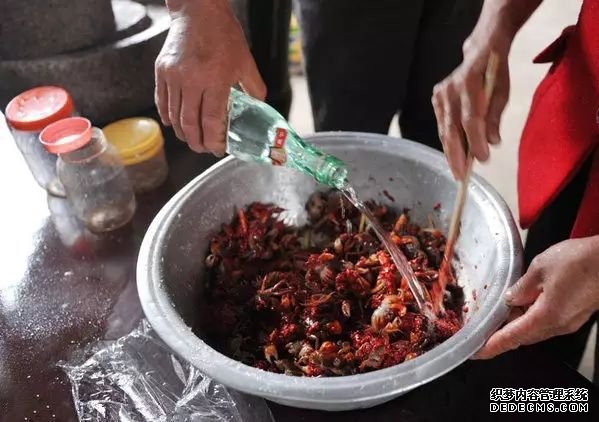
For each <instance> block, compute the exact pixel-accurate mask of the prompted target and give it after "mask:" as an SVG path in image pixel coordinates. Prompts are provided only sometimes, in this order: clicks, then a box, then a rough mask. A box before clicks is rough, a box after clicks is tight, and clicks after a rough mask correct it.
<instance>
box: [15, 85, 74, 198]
mask: <svg viewBox="0 0 599 422" xmlns="http://www.w3.org/2000/svg"><path fill="white" fill-rule="evenodd" d="M74 114H75V110H74V107H73V100H72V99H71V96H70V95H69V93H68V92H67V91H65V90H64V89H62V88H59V87H56V86H42V87H38V88H33V89H30V90H29V91H25V92H23V93H21V94H19V95H17V96H16V97H15V98H13V99H12V100H11V101H10V103H8V106H7V107H6V120H7V121H8V124H9V127H10V128H11V132H12V135H13V138H14V139H15V143H16V144H17V147H18V148H19V150H20V151H21V154H22V155H23V157H24V158H25V161H26V162H27V165H28V166H29V170H30V171H31V174H32V175H33V177H34V178H35V180H36V181H37V183H38V184H39V185H40V186H41V187H42V188H44V189H46V190H47V191H48V192H49V193H50V194H52V195H56V196H64V194H65V192H64V188H63V187H62V185H61V184H60V183H59V182H58V179H57V176H56V158H57V157H56V155H54V154H51V153H49V152H48V151H47V150H46V149H45V148H44V146H43V145H42V144H40V142H39V134H40V132H41V131H42V130H43V129H44V128H45V127H46V126H48V125H49V124H51V123H53V122H56V121H58V120H60V119H64V118H66V117H69V116H72V115H74Z"/></svg>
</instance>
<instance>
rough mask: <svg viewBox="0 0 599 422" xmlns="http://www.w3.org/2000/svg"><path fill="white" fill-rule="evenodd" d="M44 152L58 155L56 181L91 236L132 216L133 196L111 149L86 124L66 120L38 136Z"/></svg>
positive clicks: (98, 131)
mask: <svg viewBox="0 0 599 422" xmlns="http://www.w3.org/2000/svg"><path fill="white" fill-rule="evenodd" d="M40 141H41V143H42V144H43V145H44V146H45V147H46V149H47V150H48V151H49V152H51V153H53V154H58V161H57V163H56V168H57V173H58V178H59V179H60V181H61V182H62V185H63V186H64V188H65V192H66V194H67V198H68V199H69V201H70V202H71V203H72V205H73V209H74V210H75V213H76V214H77V216H78V217H79V218H80V219H81V220H82V221H83V222H84V223H85V225H86V227H87V228H88V229H89V230H91V231H93V232H107V231H111V230H115V229H118V228H119V227H122V226H124V225H126V224H127V223H128V222H129V221H130V220H131V218H132V217H133V214H134V213H135V196H134V194H133V189H132V187H131V183H130V182H129V178H128V176H127V173H126V171H125V168H124V167H123V163H122V162H121V159H120V157H119V155H118V154H117V152H116V151H115V149H114V148H113V147H112V146H111V145H110V144H109V143H108V142H107V141H106V138H105V137H104V134H103V133H102V131H101V130H100V129H98V128H95V127H92V125H91V123H90V121H89V120H87V119H84V118H82V117H70V118H67V119H63V120H59V121H58V122H55V123H52V124H51V125H49V126H47V127H46V128H45V129H44V130H43V131H42V133H41V134H40Z"/></svg>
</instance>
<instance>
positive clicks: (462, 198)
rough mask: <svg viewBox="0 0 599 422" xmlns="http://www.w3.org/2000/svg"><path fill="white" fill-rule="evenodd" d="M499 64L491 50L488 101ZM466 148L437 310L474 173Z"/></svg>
mask: <svg viewBox="0 0 599 422" xmlns="http://www.w3.org/2000/svg"><path fill="white" fill-rule="evenodd" d="M498 66H499V56H498V55H497V53H495V52H491V53H490V55H489V61H488V62H487V68H486V71H485V79H484V88H485V100H486V102H487V106H488V103H489V101H490V99H491V95H492V94H493V89H494V88H495V80H496V78H497V68H498ZM465 150H466V175H465V177H464V179H463V180H461V181H460V182H459V184H458V193H457V198H456V202H455V206H454V209H453V215H452V217H451V223H450V225H449V233H448V235H447V242H446V243H445V253H444V255H443V262H442V264H441V269H440V271H439V282H438V290H439V291H438V294H436V295H435V296H434V299H433V300H434V302H435V303H434V309H435V312H436V313H438V312H439V311H443V310H444V308H443V297H444V293H445V286H446V285H447V281H448V280H449V279H450V277H451V260H452V258H453V252H454V246H455V242H456V240H457V237H458V234H459V232H460V222H461V220H462V212H463V211H464V204H465V203H466V196H467V193H468V185H469V184H470V176H471V174H472V165H473V164H474V157H473V156H472V153H471V151H470V148H469V146H468V142H466V143H465Z"/></svg>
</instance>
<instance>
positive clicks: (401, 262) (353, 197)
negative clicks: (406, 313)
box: [340, 183, 437, 321]
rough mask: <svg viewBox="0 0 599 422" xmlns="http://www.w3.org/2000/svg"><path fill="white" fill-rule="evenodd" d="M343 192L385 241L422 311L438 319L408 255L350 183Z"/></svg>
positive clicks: (343, 188)
mask: <svg viewBox="0 0 599 422" xmlns="http://www.w3.org/2000/svg"><path fill="white" fill-rule="evenodd" d="M340 191H341V193H343V195H344V196H345V197H346V198H347V199H348V200H349V201H350V202H351V203H352V204H353V205H354V206H355V207H356V208H357V209H358V210H359V211H360V212H361V213H362V214H363V215H364V217H366V219H367V220H368V223H369V224H370V227H372V229H373V230H374V232H375V233H376V235H377V237H378V238H379V240H380V241H381V242H382V243H383V245H384V246H385V248H386V249H387V251H388V252H389V255H391V259H393V263H394V264H395V267H396V268H397V270H398V271H399V273H400V274H401V276H402V277H403V278H405V279H406V280H407V283H408V286H409V287H410V290H411V291H412V295H414V299H415V300H416V304H417V305H418V308H419V309H420V312H422V314H423V315H424V316H426V317H427V318H428V319H429V320H430V321H434V320H436V319H437V318H436V316H435V314H434V313H433V312H432V310H431V307H430V304H429V303H428V302H427V301H426V300H425V298H424V292H423V291H422V286H421V285H420V283H419V282H418V279H417V278H416V275H415V274H414V271H413V270H412V267H411V265H410V263H409V262H408V260H407V259H406V256H405V255H404V254H403V252H402V251H401V250H400V249H399V246H397V245H396V244H395V243H394V242H393V241H392V240H391V237H390V236H389V233H387V231H386V230H385V229H384V228H383V226H381V224H380V223H379V221H378V219H377V218H376V217H375V216H374V215H373V214H372V212H371V211H370V210H369V209H368V207H367V206H366V205H365V204H364V202H362V201H361V200H360V198H358V195H357V194H356V191H355V190H354V188H353V187H351V186H350V185H349V184H347V183H346V184H345V185H344V186H343V187H341V188H340Z"/></svg>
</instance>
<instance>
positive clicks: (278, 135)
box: [268, 127, 287, 166]
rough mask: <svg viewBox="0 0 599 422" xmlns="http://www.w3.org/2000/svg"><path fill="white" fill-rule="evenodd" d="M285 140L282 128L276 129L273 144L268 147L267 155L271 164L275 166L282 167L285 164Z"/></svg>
mask: <svg viewBox="0 0 599 422" xmlns="http://www.w3.org/2000/svg"><path fill="white" fill-rule="evenodd" d="M286 140H287V131H286V130H285V129H283V128H280V127H279V128H277V130H276V131H275V142H274V145H273V146H272V147H270V153H269V154H268V156H269V158H270V160H271V161H272V164H273V165H275V166H283V165H285V163H286V162H287V151H286V150H285V141H286Z"/></svg>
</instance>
